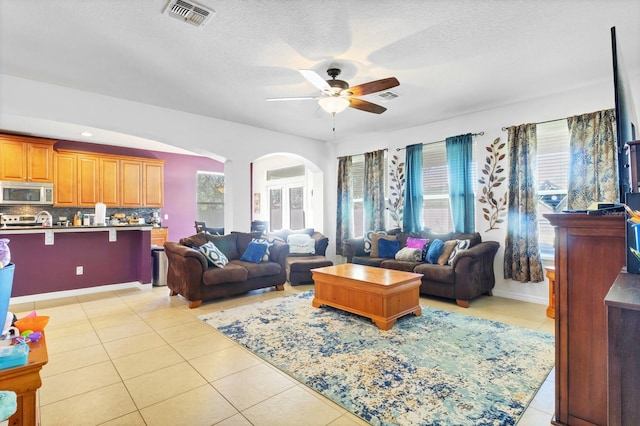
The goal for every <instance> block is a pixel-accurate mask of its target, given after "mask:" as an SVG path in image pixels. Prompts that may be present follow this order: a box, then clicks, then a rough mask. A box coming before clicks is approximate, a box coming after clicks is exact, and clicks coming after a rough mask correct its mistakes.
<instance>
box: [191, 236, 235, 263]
mask: <svg viewBox="0 0 640 426" xmlns="http://www.w3.org/2000/svg"><path fill="white" fill-rule="evenodd" d="M198 250H199V251H200V253H202V254H203V255H204V257H205V258H206V259H207V262H208V263H209V264H210V265H213V266H217V267H218V268H224V265H226V264H227V263H229V259H227V256H225V255H224V253H223V252H221V251H220V249H219V248H218V247H216V246H215V244H213V243H212V242H211V241H209V242H208V243H206V244H203V245H201V246H200V247H198Z"/></svg>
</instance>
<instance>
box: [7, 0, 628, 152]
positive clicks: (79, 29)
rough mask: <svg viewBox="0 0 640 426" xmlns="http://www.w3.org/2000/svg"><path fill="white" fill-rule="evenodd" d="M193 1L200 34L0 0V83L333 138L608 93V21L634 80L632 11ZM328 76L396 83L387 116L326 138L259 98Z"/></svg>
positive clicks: (468, 2) (547, 0) (495, 4)
mask: <svg viewBox="0 0 640 426" xmlns="http://www.w3.org/2000/svg"><path fill="white" fill-rule="evenodd" d="M200 3H201V4H202V5H204V6H206V7H209V8H213V9H215V11H216V14H215V16H214V17H213V19H212V20H211V21H210V22H209V23H208V25H206V26H205V27H204V28H195V27H193V26H191V25H188V24H185V23H183V22H180V21H178V20H176V19H173V18H171V17H169V16H167V15H166V14H163V10H164V8H165V6H166V4H167V1H166V0H135V1H124V0H91V1H86V0H55V1H38V0H2V1H0V73H4V74H7V75H12V76H19V77H22V78H26V79H32V80H38V81H42V82H46V83H52V84H56V85H61V86H67V87H70V88H74V89H80V90H84V91H89V92H95V93H99V94H103V95H109V96H114V97H118V98H123V99H127V100H133V101H137V102H142V103H146V104H152V105H157V106H162V107H166V108H171V109H176V110H181V111H186V112H190V113H194V114H200V115H204V116H209V117H216V118H219V119H224V120H229V121H233V122H239V123H244V124H249V125H252V126H257V127H261V128H265V129H271V130H275V131H279V132H284V133H289V134H294V135H301V136H304V137H308V138H313V139H318V140H336V141H339V140H340V139H341V138H346V137H350V136H353V135H357V134H362V133H367V132H378V131H392V130H396V129H400V128H407V127H412V126H416V125H421V124H425V123H429V122H434V121H439V120H443V119H447V118H451V117H455V116H460V115H464V114H468V113H472V112H477V111H481V110H485V109H489V108H492V107H498V106H504V105H509V104H512V103H516V102H521V101H526V100H528V99H533V98H539V97H543V96H545V95H547V94H550V93H556V92H561V91H564V90H568V89H572V88H576V87H580V86H585V85H589V84H593V83H601V82H606V84H612V83H611V81H612V71H611V46H610V32H609V31H610V30H609V29H610V27H612V26H616V28H617V33H618V38H619V40H620V41H621V43H622V47H623V49H624V53H625V59H626V62H627V68H628V70H629V71H630V74H631V75H633V76H634V78H635V77H638V76H640V1H638V0H602V1H600V0H588V1H580V0H538V1H531V0H526V1H519V0H510V1H507V0H455V1H453V0H450V1H445V0H438V1H436V0H430V1H429V0H403V1H400V0H395V1H390V0H383V1H376V0H369V1H364V0H363V1H344V0H342V1H338V0H328V1H320V0H316V1H301V0H271V1H265V0H201V1H200ZM329 67H338V68H341V69H342V70H343V73H342V75H341V76H340V78H342V79H344V80H347V81H348V82H349V83H350V84H351V85H352V86H354V85H358V84H361V83H366V82H368V81H371V80H377V79H381V78H386V77H391V76H395V77H397V78H398V80H399V81H400V86H398V87H396V88H394V89H392V90H393V91H394V92H395V93H397V94H398V95H399V97H398V98H397V99H395V100H392V101H390V102H386V103H383V101H382V100H380V99H377V98H376V96H375V95H368V96H365V97H363V99H366V100H369V101H371V102H374V103H379V104H382V105H383V106H385V107H387V108H388V110H387V111H386V112H385V113H383V114H381V115H376V114H371V113H366V112H362V111H358V110H355V109H351V108H348V109H347V110H346V111H345V112H343V113H340V114H338V115H337V116H336V117H335V128H336V133H335V135H334V134H333V133H332V128H333V126H334V121H333V119H332V117H331V116H330V115H329V114H327V113H325V112H323V111H322V110H319V108H318V106H317V103H316V102H315V101H290V102H265V100H264V99H265V98H268V97H284V96H310V95H316V94H318V91H317V89H315V88H314V87H313V86H312V85H311V84H310V83H309V82H307V81H306V80H305V79H304V78H303V77H302V75H300V74H299V73H298V71H297V70H298V69H303V68H309V69H313V70H315V71H316V72H317V73H318V74H320V75H322V76H323V77H324V76H325V75H326V69H327V68H329ZM327 78H328V77H327ZM636 96H637V97H640V93H639V94H637V95H636ZM612 98H613V96H612ZM611 106H613V104H612V105H611ZM53 136H55V135H53Z"/></svg>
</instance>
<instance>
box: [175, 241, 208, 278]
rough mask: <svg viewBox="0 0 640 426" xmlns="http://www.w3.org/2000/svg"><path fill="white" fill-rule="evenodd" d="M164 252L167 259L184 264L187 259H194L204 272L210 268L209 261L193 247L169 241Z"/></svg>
mask: <svg viewBox="0 0 640 426" xmlns="http://www.w3.org/2000/svg"><path fill="white" fill-rule="evenodd" d="M164 252H165V254H166V255H167V258H171V259H174V261H175V262H180V261H182V262H184V261H185V259H187V258H194V259H195V260H197V261H198V263H200V266H201V268H202V272H204V271H206V270H207V268H208V267H209V264H208V263H207V259H206V258H205V257H204V255H203V254H202V253H200V252H199V251H198V250H196V249H193V248H191V247H187V246H185V245H182V244H180V243H176V242H174V241H167V242H165V243H164Z"/></svg>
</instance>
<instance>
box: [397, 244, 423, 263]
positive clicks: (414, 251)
mask: <svg viewBox="0 0 640 426" xmlns="http://www.w3.org/2000/svg"><path fill="white" fill-rule="evenodd" d="M421 259H422V250H420V249H418V248H411V247H403V248H401V249H400V251H399V252H397V253H396V260H406V261H408V262H420V260H421Z"/></svg>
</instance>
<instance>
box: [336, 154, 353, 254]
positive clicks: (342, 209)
mask: <svg viewBox="0 0 640 426" xmlns="http://www.w3.org/2000/svg"><path fill="white" fill-rule="evenodd" d="M351 164H352V161H351V157H350V156H348V157H340V158H339V159H338V215H337V217H336V241H337V242H338V243H337V244H336V254H338V255H342V254H343V249H342V241H344V240H346V239H348V238H351V237H352V236H353V230H352V227H353V220H352V219H351V218H352V217H353V194H352V192H351V183H350V179H349V176H350V175H351Z"/></svg>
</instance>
